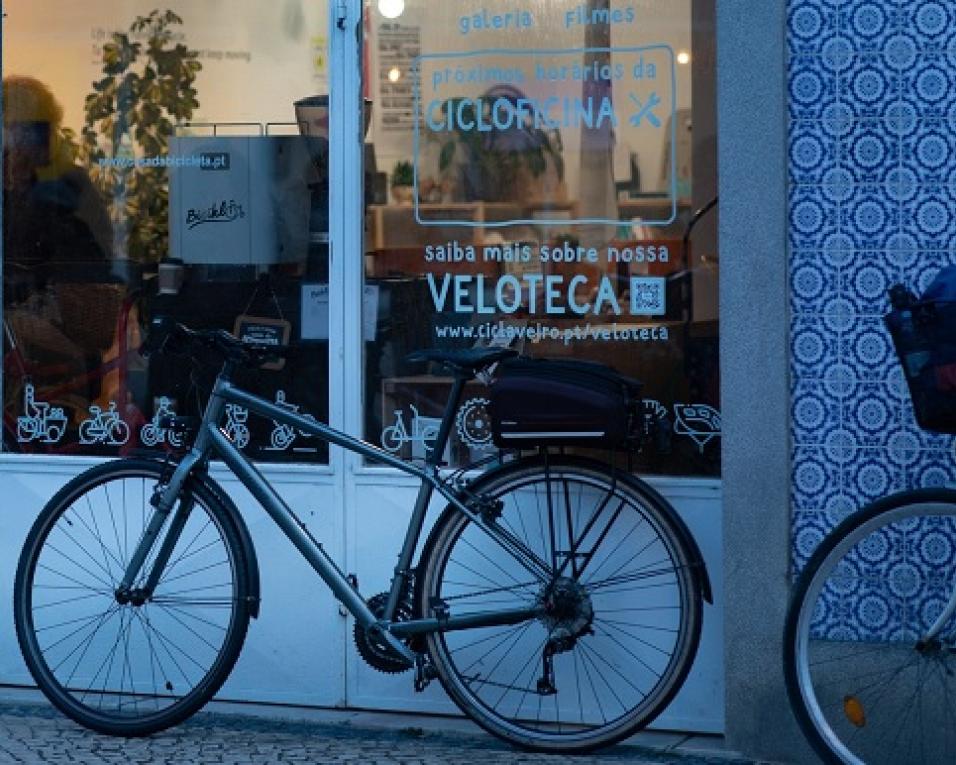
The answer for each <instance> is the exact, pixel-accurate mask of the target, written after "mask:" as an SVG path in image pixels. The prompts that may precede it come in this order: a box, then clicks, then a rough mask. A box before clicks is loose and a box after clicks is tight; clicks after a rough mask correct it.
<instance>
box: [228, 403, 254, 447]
mask: <svg viewBox="0 0 956 765" xmlns="http://www.w3.org/2000/svg"><path fill="white" fill-rule="evenodd" d="M248 419H249V410H248V409H246V408H244V407H241V406H239V405H238V404H226V427H225V432H226V438H228V439H229V440H230V441H232V442H233V443H234V444H235V445H236V448H237V449H245V448H246V447H247V446H248V445H249V426H248V425H246V421H247V420H248Z"/></svg>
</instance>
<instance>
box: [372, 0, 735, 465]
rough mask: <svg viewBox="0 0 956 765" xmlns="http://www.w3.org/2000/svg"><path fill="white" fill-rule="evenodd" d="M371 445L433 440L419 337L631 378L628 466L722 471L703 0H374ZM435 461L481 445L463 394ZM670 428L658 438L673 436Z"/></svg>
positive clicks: (480, 392)
mask: <svg viewBox="0 0 956 765" xmlns="http://www.w3.org/2000/svg"><path fill="white" fill-rule="evenodd" d="M365 26H366V30H365V31H366V47H365V74H366V89H367V94H368V95H369V96H370V97H371V100H372V103H373V107H372V114H373V116H372V120H371V130H370V133H369V138H368V144H367V146H366V151H365V157H366V168H365V177H366V200H367V206H366V211H367V214H366V230H365V263H364V272H365V285H366V286H365V299H366V305H365V308H366V310H365V316H366V326H365V332H364V335H365V341H366V342H365V402H366V406H365V428H366V437H367V438H368V439H369V440H371V441H374V442H378V443H380V444H381V445H382V446H384V447H385V448H386V449H389V450H390V451H393V452H394V453H396V454H401V455H403V456H405V457H421V456H424V454H425V453H426V451H427V450H428V448H429V444H428V438H429V434H431V433H433V432H434V430H435V428H434V426H435V424H436V422H437V420H436V419H435V418H437V417H439V415H440V412H441V408H442V405H443V402H444V399H445V396H446V394H447V393H448V390H449V383H450V381H449V379H448V378H447V377H442V376H441V374H440V373H439V374H438V375H427V374H426V373H427V372H429V371H433V372H434V371H436V370H434V369H432V370H429V369H427V368H426V367H425V366H423V365H421V364H413V363H410V362H409V361H408V360H407V359H406V356H407V354H408V353H409V352H410V351H413V350H415V349H418V348H430V347H439V348H454V347H467V346H471V345H475V344H488V343H502V344H511V345H512V346H513V347H516V348H517V349H519V350H520V351H521V352H522V353H524V354H527V355H531V356H535V357H562V358H575V359H586V360H591V361H598V362H603V363H606V364H610V365H613V366H614V367H616V368H617V369H618V370H619V371H620V372H622V373H625V374H627V375H630V376H632V377H634V378H637V379H639V380H641V381H643V382H644V384H645V386H646V388H645V391H646V396H647V398H648V406H649V407H651V408H653V410H654V411H655V412H656V413H657V414H658V415H661V416H662V418H663V420H662V426H661V434H662V436H663V437H662V438H660V439H659V440H658V442H657V443H655V444H651V445H649V446H648V448H646V449H645V450H644V451H643V452H642V453H641V454H640V455H638V457H637V460H636V461H632V463H631V464H632V466H633V467H634V468H635V469H639V470H641V471H643V472H651V473H655V472H656V473H668V474H681V475H700V476H714V475H718V474H719V464H720V440H721V438H720V433H721V428H720V406H719V378H718V307H717V276H718V262H719V261H718V256H717V235H716V232H717V222H716V217H717V207H716V190H717V168H716V117H715V83H714V72H715V54H714V3H713V0H678V1H677V2H675V1H674V0H632V1H631V2H628V1H627V0H615V1H614V2H608V0H590V1H589V2H578V0H574V1H573V2H572V1H571V0H567V1H565V0H557V1H555V2H548V3H517V4H516V3H514V2H504V0H488V2H483V3H473V2H443V3H440V4H439V3H432V2H425V0H405V2H401V1H400V0H398V1H396V2H386V0H372V1H371V2H369V3H368V5H367V14H366V25H365ZM465 399H466V401H465V404H464V406H463V409H462V415H461V416H460V417H459V420H458V427H457V428H456V432H455V434H454V437H453V439H452V443H451V444H450V446H449V449H448V454H447V455H444V456H445V459H446V461H447V462H448V463H449V464H452V465H462V464H466V463H468V462H470V461H472V460H475V459H480V458H481V457H482V456H484V455H487V454H489V453H493V450H494V447H493V446H492V445H491V444H490V443H489V439H490V433H489V431H488V418H487V412H486V411H485V404H486V399H487V389H485V388H484V386H483V385H482V384H481V383H480V382H474V383H472V384H470V386H469V388H468V389H467V391H466V395H465ZM668 431H669V432H668Z"/></svg>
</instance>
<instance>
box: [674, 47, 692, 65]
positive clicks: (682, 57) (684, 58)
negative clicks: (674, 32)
mask: <svg viewBox="0 0 956 765" xmlns="http://www.w3.org/2000/svg"><path fill="white" fill-rule="evenodd" d="M677 63H678V64H689V63H690V53H688V52H687V51H686V50H682V51H681V52H680V53H678V54H677Z"/></svg>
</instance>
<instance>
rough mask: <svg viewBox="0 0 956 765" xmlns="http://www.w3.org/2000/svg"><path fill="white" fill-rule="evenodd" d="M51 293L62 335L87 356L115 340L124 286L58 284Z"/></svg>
mask: <svg viewBox="0 0 956 765" xmlns="http://www.w3.org/2000/svg"><path fill="white" fill-rule="evenodd" d="M54 289H55V291H56V297H57V302H58V303H59V307H60V317H61V319H62V321H63V332H64V333H65V334H66V335H67V336H68V337H69V338H70V339H71V340H73V341H74V342H75V343H76V344H77V345H79V346H80V347H81V348H82V349H83V350H84V351H86V352H88V353H94V352H99V351H105V350H106V349H107V348H109V347H110V346H111V345H112V344H113V340H114V338H115V336H116V322H117V319H118V317H119V314H120V310H121V308H122V306H123V299H124V298H125V297H126V285H124V284H57V285H56V286H55V288H54Z"/></svg>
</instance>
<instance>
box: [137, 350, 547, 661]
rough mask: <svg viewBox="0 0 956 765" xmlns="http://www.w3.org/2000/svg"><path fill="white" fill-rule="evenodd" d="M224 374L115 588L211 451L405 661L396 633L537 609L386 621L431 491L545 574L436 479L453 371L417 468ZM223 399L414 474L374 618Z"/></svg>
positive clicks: (511, 618) (180, 517)
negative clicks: (415, 482)
mask: <svg viewBox="0 0 956 765" xmlns="http://www.w3.org/2000/svg"><path fill="white" fill-rule="evenodd" d="M231 373H232V369H231V364H230V363H228V362H227V364H226V365H225V366H224V368H223V371H222V372H221V373H220V375H219V377H218V378H217V380H216V384H215V386H214V388H213V391H212V395H211V396H210V399H209V403H208V404H207V406H206V410H205V412H204V413H203V419H202V424H201V426H200V428H199V431H198V433H197V436H196V440H195V442H194V444H193V446H192V448H191V449H190V451H189V452H188V453H187V454H186V455H185V456H184V457H183V459H182V461H181V462H180V463H179V465H178V466H177V467H176V469H175V471H174V472H173V474H172V476H171V477H170V479H169V482H168V484H167V485H166V487H165V488H164V489H162V490H161V492H160V493H159V494H158V495H157V497H156V498H155V499H154V501H153V504H154V505H155V507H156V512H155V513H153V516H152V518H151V519H150V522H149V524H148V525H147V528H146V530H145V531H144V533H143V537H142V539H141V540H140V542H139V544H138V545H137V548H136V550H135V551H134V553H133V557H132V558H131V560H130V563H129V566H128V567H127V570H126V574H125V576H124V578H123V581H122V583H121V584H120V586H119V588H118V592H120V591H123V592H130V590H131V587H132V585H133V583H134V582H135V581H136V580H137V577H138V576H139V573H140V569H141V568H142V567H143V564H144V563H145V561H146V559H147V557H148V555H149V553H150V551H151V550H152V548H153V546H154V544H155V542H156V539H157V538H158V536H159V534H160V532H161V531H162V528H163V526H164V525H165V523H166V520H167V518H168V517H169V515H170V513H171V512H172V510H173V508H174V507H175V506H176V500H177V498H178V497H179V496H180V493H181V492H182V490H183V486H184V485H185V483H186V480H187V479H188V477H189V475H190V474H191V473H192V472H193V471H194V470H197V469H200V470H202V469H205V466H206V465H207V464H208V462H209V459H210V458H211V457H213V456H216V457H218V458H220V459H221V460H222V461H223V462H224V463H225V464H226V465H227V466H228V467H229V469H230V470H231V471H232V472H233V473H234V474H235V476H236V477H237V478H238V479H239V480H240V481H241V482H242V484H243V485H244V486H245V487H246V488H247V489H248V490H249V493H250V494H252V496H253V497H255V498H256V500H257V501H258V502H259V504H261V505H262V507H263V508H264V509H265V511H266V512H267V513H268V514H269V515H270V516H271V517H272V519H273V521H275V523H276V525H278V526H279V528H280V529H282V531H283V533H285V535H286V536H287V537H288V538H289V540H290V541H291V542H292V544H293V545H294V546H295V547H296V549H297V550H298V551H299V552H300V553H301V554H302V556H303V557H304V558H305V559H306V560H307V561H308V562H309V564H310V565H311V566H312V568H313V569H315V571H316V573H317V574H318V575H319V576H320V577H321V578H322V580H323V581H324V582H325V583H326V584H327V585H328V586H329V588H330V589H331V590H332V592H333V593H334V594H335V596H336V598H338V600H339V601H340V602H341V603H342V604H343V605H344V606H345V607H346V608H347V609H348V610H349V612H350V613H351V614H352V615H353V616H354V617H355V619H356V621H357V622H358V623H359V624H361V625H362V626H363V627H365V628H367V629H372V630H374V631H376V632H377V633H378V634H380V635H381V637H382V638H383V639H384V640H386V641H387V642H388V643H389V644H390V645H391V646H392V648H393V649H394V650H396V651H398V652H399V653H400V654H401V655H403V656H405V658H407V659H409V660H412V659H414V654H413V653H412V652H411V651H409V649H408V648H407V647H406V645H405V644H404V643H403V642H402V641H401V640H399V639H398V638H400V637H409V636H412V635H417V634H424V633H428V632H434V631H436V630H438V629H441V630H446V631H447V630H461V629H471V628H475V627H491V626H501V625H510V624H519V623H520V622H523V621H525V620H527V619H530V618H535V617H537V616H539V615H541V613H543V611H542V609H541V608H540V607H539V606H537V605H535V606H532V607H527V608H519V609H504V610H497V611H495V610H492V611H486V612H480V613H473V614H466V615H464V616H457V617H456V616H452V615H450V614H449V613H448V612H447V609H440V610H439V611H438V612H437V613H436V616H434V617H430V618H423V619H413V620H408V621H401V622H394V621H393V619H394V617H395V612H396V610H397V608H398V605H399V602H400V601H401V599H402V598H403V597H404V596H405V595H406V594H407V588H408V585H409V581H410V577H411V576H412V574H413V572H412V569H411V563H412V557H413V555H414V553H415V549H416V547H417V545H418V540H419V538H420V537H421V532H422V529H423V526H424V523H425V515H426V513H427V510H428V504H429V501H430V500H431V498H432V494H433V492H434V491H436V490H437V491H438V492H439V494H441V495H442V496H443V497H444V498H445V499H446V500H448V502H449V503H450V504H451V505H452V506H454V507H455V508H457V509H458V510H459V511H460V512H462V513H463V514H464V515H466V516H467V517H468V518H469V520H470V521H471V522H472V523H474V524H475V525H476V526H477V527H478V528H480V529H481V530H482V531H484V532H485V533H486V534H487V535H488V536H490V537H491V538H492V539H493V540H495V541H496V542H497V543H498V544H499V545H500V546H501V547H502V548H503V549H504V550H505V551H506V552H508V553H509V554H510V555H511V556H512V557H513V558H514V559H515V560H516V561H517V562H518V563H519V564H520V565H521V566H523V567H524V568H525V569H526V570H527V571H528V572H529V573H530V574H531V575H532V576H533V577H534V579H536V580H539V581H541V582H542V583H546V582H548V581H549V579H550V577H551V576H552V574H551V573H550V569H549V567H548V565H547V564H546V563H545V562H544V561H542V560H541V558H540V557H539V556H538V555H536V554H535V553H534V552H533V551H532V550H530V549H528V547H527V545H525V544H524V543H523V542H522V541H521V540H519V539H518V538H517V537H515V536H514V535H513V534H511V533H510V532H508V531H507V530H506V529H503V528H501V527H500V526H499V525H497V524H495V523H494V522H489V521H487V520H486V519H485V518H484V517H483V514H482V512H481V510H480V509H475V508H472V507H469V505H468V504H467V502H464V501H462V499H461V498H460V497H459V495H458V493H457V492H456V491H455V489H454V487H453V485H451V484H449V483H448V482H446V481H443V480H442V478H441V475H440V472H439V468H440V460H441V455H442V454H443V453H444V451H445V445H446V444H447V442H448V438H449V435H450V432H451V427H452V423H453V422H454V415H455V411H456V409H457V407H458V402H459V401H460V399H461V394H462V391H463V390H464V386H465V382H466V380H465V378H462V377H456V378H455V382H454V384H453V386H452V391H451V394H450V396H449V398H448V403H447V405H446V409H445V413H444V417H443V419H442V424H441V427H440V428H439V431H438V436H437V437H436V439H435V443H434V446H433V448H432V451H431V454H430V455H429V456H428V457H426V459H425V464H424V467H420V466H418V465H416V464H413V463H409V462H405V461H404V460H401V459H399V458H398V457H395V456H394V455H392V454H390V453H388V452H386V451H385V450H383V449H380V448H378V447H377V446H373V445H372V444H369V443H367V442H365V441H362V440H360V439H357V438H353V437H351V436H349V435H347V434H345V433H343V432H341V431H339V430H336V429H335V428H332V427H330V426H328V425H325V424H324V423H320V422H318V421H316V420H314V419H310V418H307V417H304V416H302V415H299V414H297V413H295V412H292V411H290V410H289V409H287V408H283V407H280V406H278V405H276V404H273V403H272V402H271V401H268V400H266V399H264V398H260V397H258V396H255V395H253V394H251V393H248V392H247V391H244V390H242V389H241V388H238V387H236V386H235V385H233V384H232V382H231V376H232V374H231ZM226 404H237V405H239V406H242V407H244V408H245V409H248V411H249V412H251V413H253V414H257V415H260V416H262V417H267V418H270V419H272V420H274V421H275V422H277V423H280V424H284V425H287V426H290V427H292V428H296V429H298V430H299V431H301V432H302V433H304V434H308V435H310V436H314V437H316V438H319V439H321V440H322V441H325V442H327V443H330V444H334V445H336V446H340V447H342V448H344V449H348V450H349V451H352V452H356V453H358V454H361V455H362V456H363V457H366V458H368V459H370V460H373V461H375V462H379V463H382V464H385V465H388V466H389V467H393V468H395V469H397V470H400V471H402V472H403V473H408V474H410V475H413V476H415V477H416V478H418V479H419V480H420V481H421V488H420V489H419V492H418V497H417V499H416V500H415V507H414V510H413V511H412V517H411V520H410V521H409V525H408V530H407V532H406V534H405V541H404V543H403V545H402V549H401V552H400V553H399V558H398V565H397V566H396V567H395V572H394V574H395V575H394V577H393V578H392V583H391V587H390V589H389V597H388V602H387V605H386V608H385V611H384V613H383V615H382V616H381V617H379V616H376V615H375V614H374V613H372V611H371V610H370V609H369V607H368V606H367V605H366V601H365V599H364V598H363V597H362V596H361V594H360V593H359V592H358V590H357V588H356V587H354V586H353V585H352V583H351V582H350V581H349V579H348V577H347V576H346V575H345V574H344V573H343V572H342V571H341V570H340V569H339V567H338V566H337V565H336V564H335V562H334V561H333V560H332V558H331V557H330V556H329V555H328V553H327V552H326V551H325V549H324V548H323V547H322V545H321V544H320V543H319V542H318V541H317V540H316V539H315V537H313V536H312V534H311V533H310V532H309V530H308V529H307V528H306V526H305V524H304V523H302V521H300V520H299V518H298V517H297V516H296V514H295V513H294V512H293V511H292V509H291V508H289V506H288V505H287V504H286V503H285V502H284V501H283V499H282V498H281V497H280V496H279V494H278V493H277V492H276V490H275V489H274V488H273V487H272V486H271V484H269V482H268V481H267V480H266V479H265V478H264V477H263V475H262V474H261V473H260V472H259V470H258V469H257V468H256V467H255V466H254V465H253V464H252V463H251V462H250V461H249V460H248V459H247V458H246V457H245V456H244V455H243V454H242V453H241V452H240V451H239V450H238V449H237V448H236V447H235V446H234V445H233V444H232V442H231V441H230V440H229V438H228V437H227V436H226V435H225V431H224V429H221V428H220V426H219V423H220V421H221V419H222V416H223V413H224V411H225V406H226ZM191 510H192V502H191V501H183V502H180V503H179V507H178V508H177V510H176V512H175V513H174V514H173V518H172V521H171V523H170V526H169V530H168V532H167V534H166V537H165V538H164V540H163V543H162V545H161V546H160V548H159V551H158V552H157V554H156V558H155V560H154V562H153V568H152V570H151V571H150V572H149V575H148V577H147V580H146V586H145V588H144V589H145V590H146V592H147V593H148V594H151V593H152V592H153V589H154V588H155V587H156V585H157V583H158V582H159V579H160V576H161V575H162V571H163V569H164V568H165V566H166V564H167V563H168V562H169V557H170V556H171V554H172V552H173V549H174V548H175V546H176V543H177V542H178V540H179V535H180V534H181V533H182V530H183V528H184V527H185V524H186V520H187V519H188V516H189V513H190V511H191Z"/></svg>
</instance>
